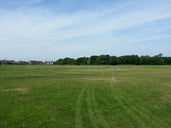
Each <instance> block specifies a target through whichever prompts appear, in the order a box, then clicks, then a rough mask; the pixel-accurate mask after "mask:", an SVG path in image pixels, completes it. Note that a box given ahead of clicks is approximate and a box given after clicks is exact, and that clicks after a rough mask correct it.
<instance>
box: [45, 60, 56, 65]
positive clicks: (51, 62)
mask: <svg viewBox="0 0 171 128" xmlns="http://www.w3.org/2000/svg"><path fill="white" fill-rule="evenodd" d="M44 64H49V65H53V64H54V61H45V62H44Z"/></svg>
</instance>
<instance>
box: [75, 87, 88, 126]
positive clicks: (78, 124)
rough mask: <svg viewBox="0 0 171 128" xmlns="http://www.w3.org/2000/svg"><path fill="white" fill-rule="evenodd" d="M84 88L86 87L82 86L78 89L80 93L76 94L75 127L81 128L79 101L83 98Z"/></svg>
mask: <svg viewBox="0 0 171 128" xmlns="http://www.w3.org/2000/svg"><path fill="white" fill-rule="evenodd" d="M86 89H87V87H84V88H83V89H82V90H81V91H80V94H79V95H78V99H77V102H76V112H75V128H83V121H82V117H81V101H82V99H83V95H84V93H85V90H86Z"/></svg>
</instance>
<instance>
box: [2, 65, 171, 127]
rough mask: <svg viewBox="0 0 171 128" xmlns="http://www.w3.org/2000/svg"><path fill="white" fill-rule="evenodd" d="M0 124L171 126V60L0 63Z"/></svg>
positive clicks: (22, 125) (9, 125)
mask: <svg viewBox="0 0 171 128" xmlns="http://www.w3.org/2000/svg"><path fill="white" fill-rule="evenodd" d="M0 128H171V66H53V65H52V66H46V65H44V66H40V65H39V66H38V65H37V66H33V65H25V66H12V65H11V66H10V65H1V66H0Z"/></svg>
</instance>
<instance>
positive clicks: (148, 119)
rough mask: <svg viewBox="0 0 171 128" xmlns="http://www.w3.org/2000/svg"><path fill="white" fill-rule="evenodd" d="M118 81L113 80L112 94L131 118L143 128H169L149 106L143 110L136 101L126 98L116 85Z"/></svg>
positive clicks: (113, 78) (114, 78)
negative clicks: (160, 126) (152, 112)
mask: <svg viewBox="0 0 171 128" xmlns="http://www.w3.org/2000/svg"><path fill="white" fill-rule="evenodd" d="M116 81H117V79H116V77H115V76H113V77H112V78H111V85H110V87H111V90H112V93H114V94H115V95H114V97H115V100H116V101H117V103H119V104H120V105H121V106H122V107H123V108H124V110H125V111H126V112H127V113H128V114H129V116H130V117H131V118H134V119H135V120H136V121H137V122H138V123H139V124H140V125H141V126H142V127H145V128H146V127H150V128H151V127H152V128H156V127H158V126H159V124H162V125H163V126H165V127H169V124H168V123H167V122H165V121H163V120H162V119H159V118H158V117H157V116H155V115H154V114H151V113H150V111H148V109H150V108H149V106H148V105H147V104H145V105H146V106H145V107H146V109H143V108H142V107H140V106H138V105H136V103H135V102H136V101H135V100H134V99H133V98H129V97H125V96H124V95H123V92H121V90H119V89H117V88H116V86H115V84H117V83H116Z"/></svg>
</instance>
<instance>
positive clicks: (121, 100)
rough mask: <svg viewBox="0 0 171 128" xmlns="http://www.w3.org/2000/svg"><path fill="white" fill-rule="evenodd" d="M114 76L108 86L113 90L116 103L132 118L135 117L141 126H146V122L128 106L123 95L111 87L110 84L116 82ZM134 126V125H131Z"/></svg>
mask: <svg viewBox="0 0 171 128" xmlns="http://www.w3.org/2000/svg"><path fill="white" fill-rule="evenodd" d="M116 81H117V80H116V78H115V77H114V76H112V79H111V83H110V87H111V90H112V91H114V92H115V95H114V98H115V100H116V101H117V103H118V104H119V105H120V106H121V107H122V108H123V109H124V110H125V112H126V113H127V114H128V116H130V118H132V119H136V121H137V122H138V123H139V124H140V125H141V127H146V124H145V122H144V121H142V120H141V119H140V118H139V117H138V116H137V115H136V114H135V113H133V112H132V110H131V109H130V107H129V106H128V105H129V103H128V102H127V101H126V100H125V98H124V97H123V96H121V95H120V94H118V93H117V91H116V89H115V88H113V86H112V84H114V83H116ZM132 127H134V126H132Z"/></svg>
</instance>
